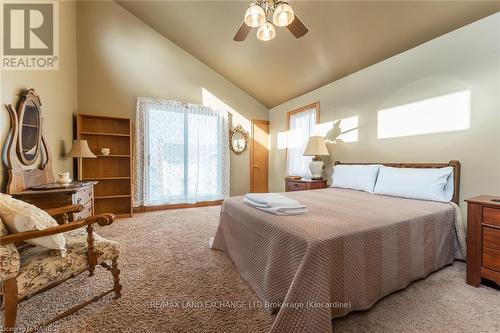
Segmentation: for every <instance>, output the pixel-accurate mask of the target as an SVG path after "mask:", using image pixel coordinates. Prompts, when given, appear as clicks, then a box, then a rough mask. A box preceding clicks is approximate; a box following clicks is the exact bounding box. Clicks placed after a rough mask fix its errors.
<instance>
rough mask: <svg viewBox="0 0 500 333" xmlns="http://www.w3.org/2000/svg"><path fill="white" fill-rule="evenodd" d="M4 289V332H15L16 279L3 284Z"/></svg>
mask: <svg viewBox="0 0 500 333" xmlns="http://www.w3.org/2000/svg"><path fill="white" fill-rule="evenodd" d="M3 288H4V302H5V303H4V304H5V310H4V316H5V320H4V325H5V327H4V330H5V332H14V328H15V327H16V318H17V303H18V302H17V281H16V278H12V279H8V280H5V281H4V282H3Z"/></svg>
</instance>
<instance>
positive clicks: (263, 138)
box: [250, 119, 269, 193]
mask: <svg viewBox="0 0 500 333" xmlns="http://www.w3.org/2000/svg"><path fill="white" fill-rule="evenodd" d="M268 175H269V121H267V120H256V119H254V120H252V130H251V138H250V191H251V192H261V193H264V192H268V188H267V183H268Z"/></svg>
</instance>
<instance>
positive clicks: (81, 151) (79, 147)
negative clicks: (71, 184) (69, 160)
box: [66, 140, 97, 180]
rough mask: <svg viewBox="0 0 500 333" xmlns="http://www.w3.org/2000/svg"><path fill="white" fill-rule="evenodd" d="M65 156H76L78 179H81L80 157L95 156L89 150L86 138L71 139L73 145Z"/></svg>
mask: <svg viewBox="0 0 500 333" xmlns="http://www.w3.org/2000/svg"><path fill="white" fill-rule="evenodd" d="M66 156H68V157H76V158H78V180H82V158H97V156H95V155H94V153H92V151H91V150H90V148H89V145H88V143H87V140H73V147H71V150H70V151H69V153H68V155H66Z"/></svg>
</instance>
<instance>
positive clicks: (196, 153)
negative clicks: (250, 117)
mask: <svg viewBox="0 0 500 333" xmlns="http://www.w3.org/2000/svg"><path fill="white" fill-rule="evenodd" d="M228 142H229V120H228V112H227V111H226V110H215V109H211V108H208V107H205V106H203V105H196V104H186V103H180V102H175V101H167V100H157V99H152V98H146V97H139V98H138V99H137V113H136V152H135V164H134V167H135V185H134V196H133V198H134V206H136V207H137V206H143V205H144V206H154V205H161V204H170V203H194V202H198V201H209V200H219V199H224V198H227V197H228V196H229V144H228Z"/></svg>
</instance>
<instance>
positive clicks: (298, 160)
mask: <svg viewBox="0 0 500 333" xmlns="http://www.w3.org/2000/svg"><path fill="white" fill-rule="evenodd" d="M315 129H316V108H311V109H307V110H304V111H302V112H297V113H294V114H291V115H290V119H289V132H288V150H287V155H286V157H287V161H286V174H287V175H290V176H301V177H311V172H310V171H309V163H310V162H311V157H310V156H303V154H304V150H305V149H306V145H307V142H308V140H309V137H310V136H311V135H314V131H315Z"/></svg>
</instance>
